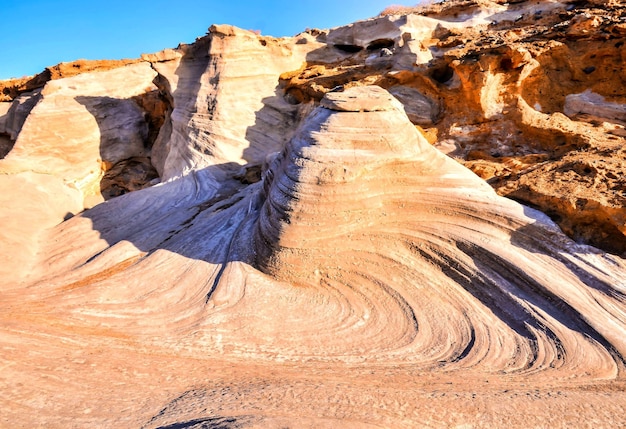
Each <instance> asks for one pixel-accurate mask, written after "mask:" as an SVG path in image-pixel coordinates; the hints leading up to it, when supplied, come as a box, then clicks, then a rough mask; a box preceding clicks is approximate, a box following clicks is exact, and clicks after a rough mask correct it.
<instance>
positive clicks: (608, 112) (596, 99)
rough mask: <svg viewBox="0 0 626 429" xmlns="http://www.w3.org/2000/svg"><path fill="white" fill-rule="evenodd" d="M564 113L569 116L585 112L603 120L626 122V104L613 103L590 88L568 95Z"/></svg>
mask: <svg viewBox="0 0 626 429" xmlns="http://www.w3.org/2000/svg"><path fill="white" fill-rule="evenodd" d="M563 113H565V114H566V115H567V116H569V117H574V116H576V115H578V114H580V113H583V114H587V115H591V116H593V117H595V118H597V119H601V120H606V121H621V122H626V104H622V103H611V102H609V101H606V100H605V98H604V97H603V96H601V95H600V94H594V93H593V92H591V91H589V90H587V91H585V92H583V93H582V94H570V95H568V96H566V97H565V106H564V107H563Z"/></svg>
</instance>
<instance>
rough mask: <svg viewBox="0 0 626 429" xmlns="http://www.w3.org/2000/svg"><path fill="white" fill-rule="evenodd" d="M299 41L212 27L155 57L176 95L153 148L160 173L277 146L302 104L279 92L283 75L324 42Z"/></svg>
mask: <svg viewBox="0 0 626 429" xmlns="http://www.w3.org/2000/svg"><path fill="white" fill-rule="evenodd" d="M296 42H297V40H296V39H273V38H266V37H261V36H258V35H256V34H254V33H252V32H250V31H245V30H240V29H237V28H235V27H231V26H213V27H211V29H210V31H209V35H208V36H206V37H204V38H202V39H199V40H198V41H196V43H195V44H194V45H188V46H182V47H179V48H178V50H177V52H179V53H180V54H179V56H176V55H170V56H169V57H167V58H168V59H167V60H166V61H162V62H161V61H160V62H157V63H154V68H155V69H156V70H157V71H158V72H159V73H160V75H161V77H162V78H163V79H164V80H165V83H164V85H165V86H166V87H167V89H168V91H169V92H170V93H171V94H172V97H173V111H172V113H171V115H170V117H169V119H168V121H167V123H166V124H165V126H164V127H163V129H162V131H161V135H160V136H159V138H158V139H157V141H156V143H155V147H154V154H153V163H154V165H155V167H156V168H157V170H158V171H159V173H160V174H161V175H162V176H163V177H164V178H166V179H167V178H171V177H175V176H178V175H181V174H185V173H187V172H189V171H191V170H192V169H200V168H204V167H207V166H211V165H215V164H220V163H227V162H235V163H239V164H243V163H246V162H256V163H259V162H262V161H263V160H264V158H265V156H266V154H267V153H269V152H274V151H276V150H280V148H281V147H282V145H283V144H284V142H285V141H286V139H288V138H289V136H290V135H291V131H290V129H291V128H292V126H293V125H294V121H293V119H291V118H293V117H294V116H295V114H296V112H297V107H296V106H291V105H289V103H287V102H286V101H285V100H284V99H283V97H282V96H281V95H280V94H278V93H277V87H278V77H279V76H280V74H281V73H282V72H283V71H285V70H290V69H297V68H299V67H300V66H301V64H302V63H303V62H304V61H305V57H306V55H307V53H308V52H310V51H312V50H314V49H316V47H317V46H319V45H317V44H311V43H309V44H298V43H296ZM190 142H191V143H190Z"/></svg>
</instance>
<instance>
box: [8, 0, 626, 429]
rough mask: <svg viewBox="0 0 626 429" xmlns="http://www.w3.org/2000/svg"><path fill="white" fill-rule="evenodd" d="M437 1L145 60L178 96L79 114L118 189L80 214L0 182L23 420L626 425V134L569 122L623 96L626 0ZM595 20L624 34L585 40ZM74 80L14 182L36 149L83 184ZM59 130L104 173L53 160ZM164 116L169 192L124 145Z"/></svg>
mask: <svg viewBox="0 0 626 429" xmlns="http://www.w3.org/2000/svg"><path fill="white" fill-rule="evenodd" d="M421 13H424V14H427V15H428V16H426V17H425V16H419V15H412V16H408V17H402V16H400V15H398V16H394V17H389V18H384V19H381V18H378V19H377V20H373V21H368V22H365V23H355V24H354V25H352V26H350V28H348V29H334V30H328V31H327V30H324V31H319V30H310V31H308V32H306V33H305V34H303V35H299V36H298V37H296V38H293V39H291V38H288V39H273V38H270V37H259V36H257V35H255V34H253V33H251V32H248V31H244V30H239V29H236V28H233V27H229V26H216V27H213V28H212V31H211V34H210V35H209V36H207V37H205V38H201V39H198V40H197V41H196V42H195V43H194V44H193V45H182V46H180V47H179V48H177V49H176V50H167V51H164V52H162V53H158V54H154V55H146V56H144V61H151V62H152V67H153V68H154V70H156V71H158V73H159V75H158V76H156V79H154V82H155V84H156V85H158V92H157V91H156V90H155V87H154V86H151V85H152V84H151V83H150V85H148V92H141V91H139V86H138V87H137V91H136V92H137V95H136V96H130V95H123V94H121V95H119V100H123V102H121V103H118V102H117V101H116V102H114V103H111V105H110V106H105V105H103V104H102V103H93V104H87V105H81V106H82V107H83V108H84V109H87V108H91V109H92V110H93V111H94V112H95V116H94V121H95V118H96V117H98V118H99V119H100V121H101V122H103V123H104V124H105V125H106V126H104V127H102V128H103V130H104V131H105V132H104V133H103V135H104V136H106V138H105V141H107V142H109V143H107V145H106V147H108V148H109V152H107V153H108V154H109V155H107V157H108V159H109V161H106V160H104V161H105V162H104V163H103V164H104V166H105V168H106V169H107V171H106V172H105V173H104V177H103V179H105V180H103V181H101V182H100V185H101V186H102V183H103V182H106V183H107V185H106V187H105V188H106V189H105V190H102V189H101V191H102V192H110V196H111V197H113V198H111V199H110V200H108V201H106V202H105V203H102V204H98V205H96V206H94V207H93V208H91V209H89V210H86V211H84V212H82V213H80V214H77V215H75V216H73V217H72V216H71V215H72V214H76V213H77V212H78V211H80V210H82V208H83V207H84V201H83V199H84V195H83V192H80V191H79V190H78V189H76V188H73V187H72V186H66V184H65V183H64V180H65V179H62V178H60V177H56V176H54V175H49V174H38V173H34V172H31V171H22V172H19V173H12V174H2V175H0V191H1V192H0V195H1V197H0V199H1V200H2V202H3V204H1V206H2V207H3V208H2V209H0V222H2V224H3V225H4V226H5V228H4V229H3V230H2V231H0V244H1V245H0V272H1V273H0V274H2V278H3V282H2V287H0V325H1V326H2V329H1V330H0V362H2V364H0V407H1V408H2V410H3V412H2V417H1V418H2V419H4V420H2V423H1V424H0V426H2V424H6V425H9V426H19V427H21V426H24V427H74V426H81V427H146V428H163V427H170V428H171V427H188V426H207V427H217V426H219V427H225V426H229V427H230V426H237V427H263V428H265V427H269V428H272V427H276V428H279V427H322V428H324V427H327V428H333V427H355V428H356V427H358V428H361V427H364V428H368V427H393V428H395V427H416V426H417V427H419V426H424V425H429V426H433V427H470V426H471V427H508V428H517V427H519V428H527V427H543V426H546V425H548V426H556V427H560V426H563V427H565V426H567V427H577V426H580V424H581V423H580V422H593V424H594V425H596V426H599V427H622V426H625V425H626V417H625V416H626V414H625V413H624V410H623V408H624V406H623V404H625V403H626V393H625V392H626V382H625V379H624V374H623V369H624V356H626V342H625V338H626V317H625V315H626V306H625V300H624V296H625V295H626V263H625V261H624V259H623V258H621V257H619V256H616V255H612V254H610V253H606V252H605V251H601V250H598V249H597V248H594V247H591V246H588V245H585V244H583V243H593V244H594V245H597V246H601V247H603V248H604V249H606V250H609V251H611V252H613V253H616V254H620V252H622V251H623V247H620V246H623V244H624V242H625V240H624V238H623V237H624V231H625V230H624V228H623V225H624V221H625V216H624V211H623V210H624V207H625V205H626V203H625V202H624V201H623V192H622V191H623V189H624V186H623V177H626V171H624V168H625V167H624V166H625V165H626V160H625V159H624V158H625V153H626V152H625V151H624V137H625V136H626V129H625V128H624V126H623V125H621V124H620V121H619V120H617V119H612V120H608V117H604V118H603V117H598V116H596V117H594V116H593V115H592V114H591V115H590V114H588V113H579V114H576V115H575V116H572V118H569V117H568V116H566V115H565V114H564V112H565V106H566V105H569V104H571V102H570V101H568V98H567V97H568V96H569V95H571V94H581V93H584V92H585V91H586V90H591V91H593V93H594V94H599V95H600V96H602V97H604V100H605V102H604V103H603V104H602V106H604V107H606V106H607V104H609V103H615V104H616V105H621V104H624V103H625V100H624V97H623V93H622V92H620V90H621V88H623V85H622V84H621V83H623V81H624V77H625V76H626V75H625V74H624V69H623V67H621V64H622V63H623V62H624V59H625V58H626V57H625V55H626V53H624V50H623V46H622V45H623V43H622V40H620V37H621V33H620V31H619V27H618V26H617V25H618V24H619V22H620V18H621V16H622V15H623V5H622V3H621V2H619V1H614V0H611V1H607V2H601V1H600V0H590V1H588V2H576V3H572V4H565V3H563V2H553V1H534V0H533V1H509V2H507V1H505V0H498V1H488V0H447V1H445V2H437V3H432V4H431V5H429V6H428V7H427V8H426V9H422V12H421ZM584 13H588V14H590V16H602V24H601V25H600V26H599V27H597V28H595V27H594V28H595V29H593V31H591V32H590V33H589V36H587V35H585V34H583V33H580V34H579V35H577V36H576V37H574V36H572V35H571V34H567V33H568V29H569V28H570V20H572V19H573V18H574V17H576V16H578V15H580V14H584ZM377 22H378V23H380V28H381V30H380V31H377V30H376V28H377V25H379V24H376V23H377ZM411 22H413V23H420V22H421V23H423V25H422V24H419V25H417V24H411ZM331 33H332V34H333V35H332V36H331ZM339 35H342V37H344V36H346V35H347V36H346V37H348V38H347V39H345V41H347V42H348V43H354V45H351V46H342V47H339V46H336V44H335V41H337V40H339ZM389 35H393V37H388V36H389ZM334 37H335V39H333V38H334ZM349 37H352V39H349ZM391 42H393V46H391V44H390V43H391ZM358 43H361V44H365V43H367V46H360V45H358ZM621 43H622V44H621ZM372 44H373V46H372ZM383 46H389V47H383ZM368 47H369V48H371V49H369V50H368V49H367V48H368ZM346 48H347V49H346ZM356 48H362V49H360V50H358V52H350V50H356ZM383 49H388V50H389V51H390V52H391V55H387V54H386V53H385V55H383V56H381V55H380V54H381V53H382V51H383ZM250 59H252V60H253V61H250ZM274 61H275V62H274ZM146 65H147V64H146V63H145V62H144V63H143V66H146ZM139 66H140V65H134V66H130V67H131V69H132V70H135V69H134V68H133V67H138V69H137V70H139ZM143 66H142V67H143ZM144 69H145V71H148V69H147V68H145V67H144ZM111 72H113V71H111ZM218 72H219V75H218ZM103 73H108V72H103ZM94 74H96V73H94ZM113 75H114V76H116V77H115V78H111V81H113V82H118V84H119V85H118V86H119V87H120V88H109V90H110V91H112V93H115V94H118V93H117V92H115V91H118V90H119V91H128V90H129V88H127V87H124V84H125V82H124V81H123V79H121V78H120V77H119V75H118V74H117V72H116V73H114V74H113ZM81 76H84V75H80V76H78V78H80V79H77V80H74V79H76V77H72V78H70V79H68V80H72V82H78V81H80V82H82V83H83V84H85V88H87V89H88V90H89V91H92V90H94V91H95V86H97V85H95V81H94V80H93V76H92V77H87V76H86V75H85V76H84V77H81ZM146 77H147V75H146ZM152 77H154V74H152ZM64 80H65V79H61V80H59V81H55V82H59V83H58V84H55V85H59V86H56V87H55V86H50V87H47V88H48V89H49V88H56V89H54V91H52V92H47V89H44V90H43V92H44V95H43V98H42V100H41V101H40V103H39V104H37V106H36V107H35V108H34V109H33V111H32V112H31V113H30V115H29V116H28V117H27V118H26V123H25V125H24V127H23V129H22V133H21V134H20V135H19V136H18V139H19V143H20V148H19V150H18V152H16V153H14V152H13V151H12V152H11V153H10V154H9V156H8V157H7V159H5V160H2V161H0V165H1V166H2V168H3V170H2V171H3V172H5V173H10V172H12V171H21V170H20V168H22V167H24V166H26V165H28V162H29V157H30V155H29V153H28V151H29V150H30V151H32V153H33V154H34V155H36V156H34V157H33V159H34V160H35V162H34V163H33V165H38V166H39V167H42V166H43V167H46V168H47V166H48V164H49V165H50V168H51V169H55V171H58V172H63V174H66V173H68V172H69V173H71V174H75V173H76V174H77V172H78V171H79V170H80V169H82V168H83V166H84V165H86V164H83V161H85V162H87V161H88V162H92V159H91V157H92V155H93V154H95V152H94V151H93V148H94V145H93V144H92V143H93V141H94V140H93V135H92V134H89V133H92V131H93V130H94V129H95V128H94V127H91V126H84V125H85V123H87V121H85V122H83V121H82V119H84V118H87V117H86V116H84V113H85V112H84V109H83V110H78V109H75V107H77V106H76V105H75V104H74V102H75V101H76V97H71V96H68V97H66V98H63V97H58V95H59V94H66V95H69V94H70V93H71V91H70V90H71V88H69V87H65V86H64V85H65V84H63V83H62V81H64ZM128 80H129V82H131V83H132V82H137V81H136V80H135V79H134V78H130V79H128ZM107 81H108V79H107ZM150 82H152V80H150ZM50 84H51V83H49V85H50ZM372 84H376V85H378V87H377V86H374V87H372ZM133 85H134V83H133V84H131V85H130V86H133ZM380 88H386V89H389V90H390V91H393V92H394V93H396V94H398V95H399V96H398V97H397V98H398V99H399V100H395V99H394V98H392V97H391V96H390V95H389V94H387V93H386V92H384V91H383V90H382V89H380ZM133 91H134V90H133ZM79 92H80V89H79V87H78V86H76V95H78V93H79ZM131 92H132V91H131ZM55 94H56V95H55ZM129 96H130V97H131V98H130V99H133V100H134V103H135V105H136V107H137V108H138V109H139V112H140V113H141V114H142V115H145V120H144V122H143V125H142V126H141V127H135V125H137V124H135V125H132V124H130V125H132V126H128V127H126V128H125V127H124V124H127V123H126V122H124V121H125V120H126V119H128V118H137V117H138V116H137V111H136V110H135V108H134V107H132V108H131V107H129V106H131V105H130V104H129V103H126V101H129V100H130V99H129V98H128V97H129ZM55 97H57V98H55ZM98 97H99V96H98ZM116 97H117V96H116ZM125 97H126V98H125ZM55 99H56V100H58V101H59V106H60V107H62V108H63V109H66V111H67V112H69V113H72V114H75V115H76V117H77V118H78V119H81V121H77V124H76V125H77V126H76V128H74V129H70V127H69V126H68V127H66V128H67V129H68V130H69V131H68V130H65V129H62V128H61V127H58V124H59V122H55V121H54V120H52V119H55V117H54V115H53V112H54V111H55V109H53V108H52V106H50V104H51V101H52V100H55ZM116 100H117V99H116ZM400 103H402V104H404V106H401V105H400ZM44 104H47V106H45V105H44ZM14 105H16V106H17V104H14ZM40 106H44V107H45V109H44V108H43V107H42V108H41V109H42V110H41V111H39V108H40ZM324 106H327V107H324ZM429 106H430V107H429ZM328 107H330V108H328ZM587 107H589V105H588V104H587ZM109 111H110V112H111V116H107V117H106V118H103V113H104V112H109ZM62 112H63V110H60V111H59V115H61V113H62ZM114 112H118V113H119V115H116V114H115V113H114ZM163 112H166V114H165V118H161V119H160V117H161V116H163ZM44 113H45V115H44ZM122 113H124V114H122ZM407 114H408V115H411V118H410V119H412V120H413V121H414V122H416V119H419V120H423V121H424V126H426V125H428V126H429V127H430V128H429V129H428V130H426V132H427V133H428V134H429V135H431V136H436V138H437V139H438V141H436V142H435V146H436V147H439V148H442V149H446V151H447V152H448V153H449V154H450V155H451V156H454V157H455V158H456V159H457V160H458V161H461V162H462V163H465V164H466V165H467V166H469V167H471V168H472V169H473V170H474V172H476V173H479V174H481V176H482V177H483V178H484V179H487V180H489V184H490V185H492V187H494V188H496V190H497V192H498V193H499V194H501V195H509V196H511V197H512V198H515V199H518V200H521V201H524V202H527V203H529V204H532V205H533V206H535V207H539V208H541V209H542V210H543V211H544V212H546V213H547V214H549V215H550V216H551V217H552V218H553V219H554V220H556V221H558V223H559V225H560V227H561V229H562V230H564V231H565V232H567V233H568V234H569V235H570V236H572V237H574V238H575V241H572V240H571V239H570V238H568V237H566V236H565V235H564V234H563V232H562V230H561V229H559V227H557V226H556V224H555V223H553V222H552V221H551V220H550V219H549V218H548V217H547V216H545V215H544V214H542V213H541V212H539V211H536V210H535V209H532V208H529V207H527V206H523V205H521V204H519V203H517V202H515V201H512V200H511V199H507V198H503V197H501V196H498V195H497V194H496V193H495V192H494V191H493V190H492V188H491V187H490V186H488V184H486V183H485V181H484V180H482V179H481V178H479V177H478V176H476V175H475V174H473V173H472V172H471V171H469V170H468V169H466V168H465V167H463V166H462V165H460V163H459V162H456V161H454V160H452V159H451V158H448V157H446V156H444V155H443V154H442V153H441V152H439V151H437V150H436V149H434V148H433V147H432V146H431V145H430V144H429V143H428V142H427V141H426V140H425V139H424V137H423V133H422V132H421V131H420V130H419V129H418V128H417V127H415V126H414V125H413V124H412V123H411V121H410V120H409V116H408V115H407ZM36 115H41V116H39V119H45V121H35V119H36V117H37V116H36ZM428 118H430V120H431V121H432V123H428V124H426V122H427V120H428ZM162 119H164V120H163V124H162V125H161V120H162ZM107 121H112V122H107ZM95 122H96V123H97V121H95ZM112 124H118V125H119V128H120V132H119V133H118V131H117V130H116V128H117V125H115V126H114V125H112ZM69 125H72V124H71V123H70V124H69ZM55 126H57V128H54V127H55ZM5 127H6V122H5ZM38 127H41V130H39V129H38ZM46 127H49V128H47V129H48V130H53V131H54V132H61V131H62V132H67V133H68V134H63V135H64V136H66V137H71V138H72V139H76V142H78V141H83V142H84V146H85V150H86V152H85V153H86V154H87V155H88V156H89V159H86V160H83V159H82V158H81V157H80V156H79V155H78V150H76V147H75V146H72V143H71V141H66V140H67V139H65V140H63V141H61V146H59V148H61V149H64V150H58V151H57V152H56V153H52V151H53V150H56V143H54V142H53V138H52V137H51V136H46V133H45V130H44V128H46ZM81 127H82V128H81ZM98 128H99V129H100V128H101V127H98ZM159 128H160V132H159V135H160V136H159V138H158V141H157V144H156V149H155V150H154V154H155V155H156V157H157V158H158V162H155V164H157V166H158V169H159V172H161V173H165V175H166V179H167V180H164V181H162V182H161V183H159V184H158V185H156V186H149V187H147V188H144V185H145V184H146V183H145V181H146V180H149V179H148V176H149V171H148V169H147V168H145V169H144V167H148V166H149V164H150V163H151V160H149V159H148V156H147V155H146V153H145V152H142V153H141V156H133V157H132V158H126V159H121V160H119V162H116V163H115V164H112V162H114V161H115V160H116V159H119V158H120V157H122V156H129V155H134V154H137V152H136V149H137V146H135V145H133V144H131V145H130V146H131V147H130V150H128V151H127V152H125V151H126V150H127V149H128V148H125V147H124V146H123V145H120V144H118V143H120V142H119V141H117V142H116V141H115V136H116V135H123V136H128V134H124V133H125V132H126V131H128V130H129V129H135V130H139V129H142V130H144V131H145V130H147V135H148V138H147V140H148V141H149V142H151V141H152V140H151V137H150V135H151V134H152V135H153V134H155V133H154V131H155V130H156V129H159ZM79 131H80V132H79ZM144 131H140V132H139V134H143V133H144ZM25 133H26V134H25ZM83 133H84V134H83ZM86 134H89V136H87V135H86ZM135 134H136V133H135ZM135 134H133V133H130V135H131V136H132V135H135ZM27 135H31V136H37V137H38V138H39V137H41V138H42V139H43V138H44V137H45V138H46V139H47V140H45V142H47V144H48V145H49V146H48V153H46V154H45V155H44V154H42V153H41V151H39V152H38V151H37V147H36V146H35V145H34V144H33V143H32V142H28V141H26V140H24V139H25V138H26V137H25V136H27ZM124 138H127V137H124ZM128 139H129V141H130V142H131V143H132V142H135V140H134V139H133V138H132V137H128ZM59 140H61V139H59ZM144 149H146V150H148V149H149V145H148V147H146V148H144ZM68 154H75V155H76V158H77V159H78V160H79V164H78V165H77V167H76V170H72V169H71V167H69V166H68V164H71V162H69V161H68V157H67V155H68ZM18 155H19V156H18ZM16 157H17V158H16ZM44 159H45V160H49V161H50V162H45V160H44ZM17 161H19V162H17ZM241 164H244V165H241ZM18 167H19V168H18ZM12 169H13V170H12ZM135 169H137V170H139V175H145V176H146V177H145V178H144V179H142V180H140V181H136V180H135V179H137V178H138V177H139V176H138V173H137V171H134V170H135ZM260 171H262V172H261V174H260V175H261V176H262V177H261V179H260V180H259V177H258V176H259V172H260ZM69 173H68V174H69ZM55 174H56V173H55ZM63 177H65V176H63ZM71 177H77V176H71ZM87 180H88V179H87ZM156 181H157V180H156V179H155V182H156ZM93 183H94V184H97V181H95V182H93ZM141 188H143V189H141ZM81 189H84V188H81ZM136 189H139V190H137V191H136V192H128V193H124V194H123V195H119V194H122V193H123V192H122V191H123V190H128V191H130V190H136ZM117 191H119V192H117ZM117 195H119V196H117ZM70 217H71V218H70ZM64 218H67V220H66V221H63V222H61V221H62V220H63V219H64ZM598 410H600V411H601V412H598ZM425 422H427V423H425Z"/></svg>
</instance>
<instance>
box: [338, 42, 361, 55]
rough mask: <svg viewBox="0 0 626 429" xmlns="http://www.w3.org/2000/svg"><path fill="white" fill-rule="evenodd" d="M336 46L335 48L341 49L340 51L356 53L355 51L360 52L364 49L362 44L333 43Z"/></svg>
mask: <svg viewBox="0 0 626 429" xmlns="http://www.w3.org/2000/svg"><path fill="white" fill-rule="evenodd" d="M333 46H334V47H335V49H339V50H340V51H343V52H349V53H351V54H353V53H355V52H360V51H362V50H363V47H362V46H357V45H341V44H339V45H333Z"/></svg>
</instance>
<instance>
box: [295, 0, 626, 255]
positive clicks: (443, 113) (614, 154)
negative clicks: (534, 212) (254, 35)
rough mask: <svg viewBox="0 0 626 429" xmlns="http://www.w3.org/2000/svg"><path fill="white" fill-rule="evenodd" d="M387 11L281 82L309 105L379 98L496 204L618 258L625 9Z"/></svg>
mask: <svg viewBox="0 0 626 429" xmlns="http://www.w3.org/2000/svg"><path fill="white" fill-rule="evenodd" d="M411 11H412V12H414V13H415V14H414V15H410V14H409V15H406V14H407V13H409V12H411ZM389 12H390V13H391V14H390V15H387V16H383V17H380V18H378V19H376V20H372V21H368V22H367V23H363V24H361V23H355V24H353V25H352V26H349V27H345V28H341V29H336V30H331V31H329V32H327V33H325V34H324V37H326V40H327V43H328V50H333V49H334V50H337V48H343V49H345V48H346V47H350V50H351V52H347V53H346V54H345V55H344V56H343V57H342V58H341V59H340V60H336V59H332V58H331V57H330V56H326V57H325V59H324V58H322V56H318V57H315V59H314V63H313V64H310V65H308V67H305V68H304V70H300V71H295V72H293V73H288V74H285V75H284V76H283V77H284V82H285V85H286V89H287V91H288V92H289V93H290V94H293V95H295V96H296V97H298V99H300V100H303V101H306V100H309V99H317V100H319V99H320V98H321V97H322V96H323V94H324V93H325V92H326V91H328V90H329V89H331V88H333V87H335V86H338V85H345V86H350V85H359V84H372V83H375V84H377V85H380V86H382V87H384V88H386V89H388V90H389V91H391V92H392V93H393V94H396V95H397V96H398V99H399V100H400V101H402V102H403V104H404V105H405V108H406V110H407V113H409V117H410V118H411V120H412V122H413V123H414V124H416V125H419V126H420V127H422V128H423V129H424V130H425V134H426V135H427V137H428V138H429V139H430V141H431V142H433V143H436V145H437V147H438V148H439V149H441V150H442V151H444V152H446V153H448V154H449V155H451V156H453V157H455V158H457V159H458V160H459V161H461V162H463V163H464V164H465V165H466V166H467V167H469V168H471V169H472V170H473V171H474V172H475V173H476V174H478V175H479V176H481V177H482V178H484V179H485V180H487V181H488V182H489V183H490V184H491V185H492V186H493V187H494V188H495V189H496V190H497V191H498V193H499V194H500V195H505V196H509V197H511V198H514V199H516V200H519V201H522V202H524V203H526V204H530V205H532V206H533V207H536V208H539V209H540V210H542V211H544V212H545V213H547V214H549V215H550V216H551V217H552V218H553V219H554V220H555V221H556V222H557V223H558V224H559V226H560V227H561V228H563V230H564V231H565V232H566V233H567V234H568V235H569V236H570V237H573V238H574V239H575V240H578V241H580V242H585V243H590V244H593V245H595V246H598V247H601V248H603V249H605V250H608V251H611V252H614V253H616V254H622V253H623V252H624V251H625V250H626V247H624V246H625V243H626V239H625V236H624V225H625V223H624V219H625V218H624V199H623V190H624V187H623V183H622V181H621V180H620V179H619V177H621V176H623V175H624V173H625V171H624V165H625V164H624V153H623V151H622V149H621V148H622V146H623V143H624V134H625V133H624V123H623V118H622V116H621V115H622V114H621V113H620V112H622V111H623V109H624V105H626V99H624V96H623V91H621V90H620V88H622V87H623V86H624V82H625V76H624V73H623V67H622V65H623V62H624V50H623V44H624V37H625V36H626V32H625V30H624V24H623V22H622V21H623V15H624V9H623V5H621V4H619V3H618V2H609V3H606V2H593V1H589V2H570V3H562V2H541V1H521V2H502V1H488V0H484V1H483V0H480V1H445V2H437V3H435V4H432V5H430V6H428V7H424V8H413V9H408V8H405V9H402V8H395V9H394V8H390V10H389ZM393 12H402V13H404V14H393ZM418 14H419V15H418ZM374 29H376V30H374ZM383 45H384V46H386V48H385V49H387V51H388V53H390V54H392V55H381V54H382V49H383V48H381V46H383ZM582 94H588V95H587V96H583V95H582ZM581 97H585V98H586V100H587V101H585V102H582V104H581V101H579V100H581ZM590 97H591V98H590ZM591 99H593V100H595V101H593V102H590V101H589V100H591ZM577 100H578V101H577ZM583 104H584V107H583Z"/></svg>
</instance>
